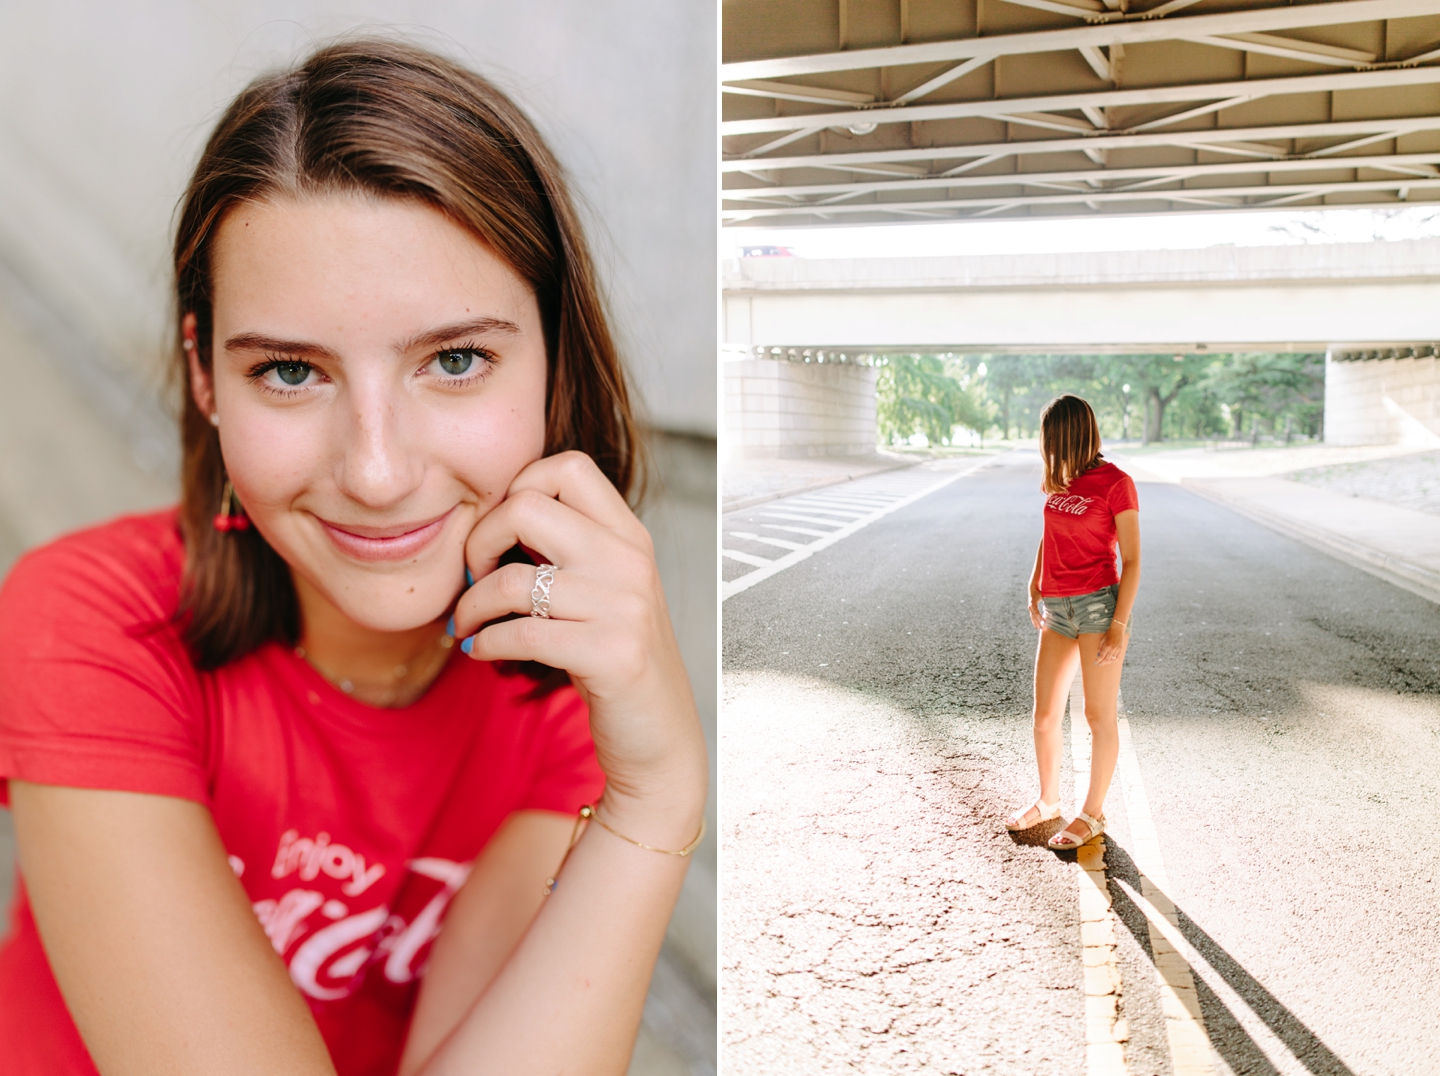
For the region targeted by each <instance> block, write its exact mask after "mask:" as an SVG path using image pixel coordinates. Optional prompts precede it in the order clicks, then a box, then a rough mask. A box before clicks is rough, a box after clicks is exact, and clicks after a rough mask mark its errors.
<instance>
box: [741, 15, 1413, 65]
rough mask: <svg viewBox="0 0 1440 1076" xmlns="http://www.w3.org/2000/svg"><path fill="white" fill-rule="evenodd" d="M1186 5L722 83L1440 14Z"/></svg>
mask: <svg viewBox="0 0 1440 1076" xmlns="http://www.w3.org/2000/svg"><path fill="white" fill-rule="evenodd" d="M1182 6H1185V5H1184V3H1183V2H1180V3H1175V2H1172V3H1170V4H1163V5H1161V6H1160V7H1158V8H1155V9H1154V10H1153V11H1150V12H1148V13H1144V14H1142V15H1141V17H1140V18H1138V19H1137V18H1134V17H1133V13H1132V17H1131V18H1130V19H1127V20H1126V21H1116V22H1110V23H1105V24H1103V25H1099V26H1077V27H1073V28H1068V27H1067V28H1066V29H1062V30H1040V31H1035V32H1031V33H1023V34H996V35H994V36H993V37H967V38H961V39H960V40H957V41H935V42H929V43H926V44H923V45H895V46H892V47H890V48H877V49H852V50H848V51H844V52H829V53H820V54H816V55H812V56H786V57H781V58H778V59H774V60H749V61H746V62H743V63H733V64H724V65H722V66H721V68H720V79H721V81H722V82H735V81H738V80H741V79H772V78H790V77H792V76H795V75H809V74H815V73H817V72H820V71H857V70H862V69H865V68H873V67H895V66H899V65H902V64H932V63H955V62H957V61H960V60H969V59H974V58H975V57H979V56H990V57H995V56H1015V55H1020V54H1023V53H1037V52H1065V51H1068V50H1070V49H1079V48H1080V47H1081V46H1083V45H1097V46H1104V45H1113V44H1122V45H1126V44H1140V43H1143V42H1148V41H1174V40H1183V39H1186V38H1190V37H1196V36H1200V37H1211V36H1217V37H1218V36H1221V35H1228V34H1239V33H1266V32H1268V31H1272V30H1293V29H1297V28H1300V27H1305V26H1336V25H1341V24H1345V23H1357V22H1376V21H1381V20H1385V19H1405V18H1413V17H1415V16H1419V15H1440V0H1336V2H1333V3H1317V4H1298V5H1293V6H1288V5H1287V6H1285V7H1273V8H1259V9H1255V10H1250V11H1226V12H1219V13H1216V14H1213V15H1187V16H1186V17H1184V18H1181V19H1166V18H1159V17H1158V16H1160V15H1164V14H1170V13H1171V12H1173V11H1178V10H1179V9H1180V7H1182Z"/></svg>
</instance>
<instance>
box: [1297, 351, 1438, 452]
mask: <svg viewBox="0 0 1440 1076" xmlns="http://www.w3.org/2000/svg"><path fill="white" fill-rule="evenodd" d="M1362 348H1363V345H1354V346H1353V348H1350V349H1347V348H1346V347H1345V346H1342V345H1333V346H1332V347H1331V348H1330V350H1329V351H1328V352H1327V353H1326V356H1325V443H1326V444H1330V445H1395V444H1400V445H1411V446H1413V447H1415V448H1417V449H1422V448H1440V359H1437V358H1436V357H1435V356H1433V355H1432V356H1429V357H1426V358H1407V359H1380V358H1376V359H1349V360H1341V359H1339V358H1337V356H1338V355H1340V354H1344V353H1345V352H1346V351H1347V350H1351V351H1355V350H1361V349H1362Z"/></svg>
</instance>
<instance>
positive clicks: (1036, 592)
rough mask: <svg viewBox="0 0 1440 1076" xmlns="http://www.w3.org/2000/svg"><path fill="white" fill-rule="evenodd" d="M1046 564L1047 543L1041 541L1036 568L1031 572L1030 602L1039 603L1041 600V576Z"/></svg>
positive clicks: (1036, 554) (1036, 558) (1037, 549)
mask: <svg viewBox="0 0 1440 1076" xmlns="http://www.w3.org/2000/svg"><path fill="white" fill-rule="evenodd" d="M1044 563H1045V541H1044V539H1041V541H1040V545H1039V546H1038V547H1037V548H1036V550H1035V567H1034V568H1032V569H1031V571H1030V600H1031V601H1038V600H1039V598H1040V574H1041V568H1042V567H1043V566H1044Z"/></svg>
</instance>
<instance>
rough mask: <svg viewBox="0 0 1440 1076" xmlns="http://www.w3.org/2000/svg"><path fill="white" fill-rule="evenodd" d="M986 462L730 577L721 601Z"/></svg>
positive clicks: (745, 558) (749, 560)
mask: <svg viewBox="0 0 1440 1076" xmlns="http://www.w3.org/2000/svg"><path fill="white" fill-rule="evenodd" d="M988 462H989V460H987V459H982V460H980V461H979V462H977V463H975V464H974V465H973V466H970V467H967V468H965V469H964V470H963V471H956V472H954V473H953V474H948V475H946V476H945V477H944V478H942V479H940V480H939V481H938V482H932V483H931V484H930V485H928V486H926V487H925V488H923V489H921V490H917V491H916V492H915V493H912V494H910V495H909V496H908V497H901V498H900V499H899V500H896V501H893V502H892V503H890V504H887V505H885V506H884V507H883V508H877V509H875V510H874V511H872V512H870V513H869V514H868V515H865V516H861V517H860V518H859V519H856V520H853V521H852V522H850V523H846V524H845V525H844V526H841V527H840V528H839V529H837V530H835V531H833V532H832V533H830V534H827V535H825V537H823V538H817V539H816V540H815V541H813V542H811V543H810V544H809V545H807V546H806V547H805V548H803V549H797V550H794V551H793V552H791V553H787V554H785V555H784V556H783V557H779V558H777V559H775V560H773V561H769V562H767V563H765V564H764V565H763V567H762V566H759V565H757V566H756V570H755V571H753V572H748V573H746V574H745V575H742V576H740V577H739V578H738V579H732V580H730V581H729V582H728V583H726V584H725V585H724V586H723V587H722V589H721V592H720V600H721V601H726V600H728V599H730V598H733V597H734V596H735V595H736V594H739V593H740V592H741V591H744V590H749V589H750V588H751V587H753V586H754V585H755V584H756V583H760V582H763V581H764V580H766V579H769V578H770V577H771V576H772V575H776V574H778V573H780V572H783V571H784V570H785V569H786V568H789V567H791V566H792V565H796V564H799V563H800V562H801V561H802V560H805V559H807V558H808V557H810V556H811V555H812V554H814V553H818V552H820V550H822V549H826V548H828V547H829V546H832V545H834V544H835V543H836V542H838V541H840V540H841V539H842V538H848V537H850V535H852V534H854V533H855V532H856V531H858V530H860V529H862V528H864V527H868V526H869V525H870V524H871V523H874V522H875V521H876V520H877V519H882V518H884V517H885V516H888V515H889V514H890V513H891V512H895V511H898V510H899V509H901V508H904V507H905V506H906V505H910V504H914V503H915V502H916V501H918V500H920V499H921V498H922V497H928V496H930V494H932V493H934V492H935V491H936V490H939V489H944V488H945V487H946V486H948V485H949V484H950V483H951V482H954V481H956V480H957V479H960V478H964V477H965V476H966V475H969V474H973V473H974V472H975V471H978V470H979V469H980V468H981V467H983V466H984V465H985V464H986V463H988ZM755 514H756V515H763V516H766V517H767V518H770V519H789V520H793V521H798V522H801V523H820V524H834V523H836V522H838V521H837V520H833V519H816V518H811V517H805V516H799V515H789V514H782V513H779V512H756V513H755ZM721 553H722V554H723V555H724V556H727V557H729V558H731V559H732V560H737V561H739V562H740V563H742V564H753V563H754V562H755V561H764V558H763V557H751V556H750V555H749V554H743V555H742V554H739V553H737V552H735V551H732V550H728V549H722V550H721Z"/></svg>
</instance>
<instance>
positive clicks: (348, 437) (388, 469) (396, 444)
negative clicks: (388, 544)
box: [336, 376, 425, 510]
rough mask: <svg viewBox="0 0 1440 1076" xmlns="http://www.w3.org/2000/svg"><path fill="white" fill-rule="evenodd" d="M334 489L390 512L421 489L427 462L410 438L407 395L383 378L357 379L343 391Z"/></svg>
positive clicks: (358, 500)
mask: <svg viewBox="0 0 1440 1076" xmlns="http://www.w3.org/2000/svg"><path fill="white" fill-rule="evenodd" d="M345 396H346V398H347V399H346V405H347V406H345V407H344V408H342V415H343V420H342V421H341V422H340V423H338V424H337V426H338V428H337V430H336V435H337V437H338V439H339V444H338V445H337V446H336V447H337V448H338V451H337V453H336V459H337V461H338V464H339V467H338V471H339V473H338V474H337V475H336V484H337V485H338V486H339V487H340V491H341V492H342V493H343V494H345V496H347V497H349V498H350V499H352V500H354V501H356V502H357V503H359V504H362V505H364V506H365V507H366V508H372V509H376V510H383V509H386V508H390V507H392V506H394V505H396V504H398V503H400V502H401V501H403V500H404V499H405V498H406V497H407V496H409V495H410V494H411V493H413V492H414V491H415V490H416V489H417V488H419V486H420V483H421V481H422V480H423V478H424V473H425V466H424V461H423V460H421V459H420V458H419V457H418V454H417V453H416V452H414V451H413V445H412V444H411V439H410V438H409V437H408V436H407V434H406V421H405V417H406V409H405V402H404V390H403V389H402V388H401V387H400V386H399V385H394V384H391V383H390V382H389V380H388V379H387V378H385V377H384V376H370V377H364V376H362V377H356V378H352V379H350V380H349V381H348V383H347V384H346V386H345Z"/></svg>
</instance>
